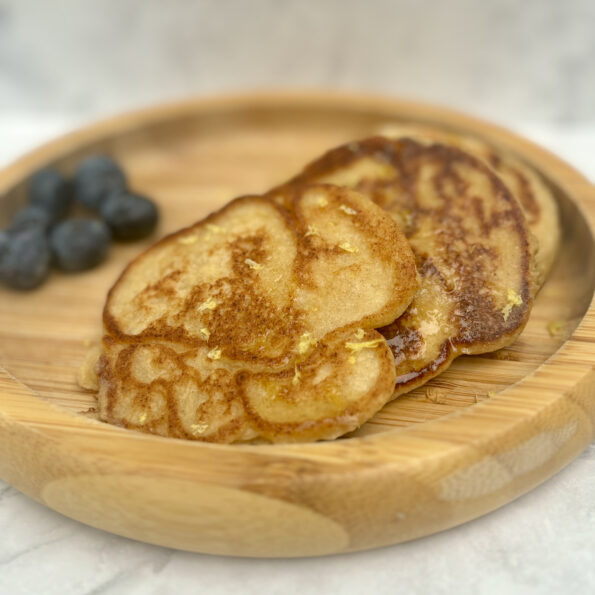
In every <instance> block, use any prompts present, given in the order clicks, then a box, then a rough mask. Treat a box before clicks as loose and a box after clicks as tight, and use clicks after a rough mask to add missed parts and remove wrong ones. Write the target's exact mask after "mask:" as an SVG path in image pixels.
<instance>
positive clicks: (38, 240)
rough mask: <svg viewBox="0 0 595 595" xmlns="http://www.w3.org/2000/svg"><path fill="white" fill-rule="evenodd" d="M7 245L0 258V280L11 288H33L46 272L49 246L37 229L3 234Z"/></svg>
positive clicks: (48, 268)
mask: <svg viewBox="0 0 595 595" xmlns="http://www.w3.org/2000/svg"><path fill="white" fill-rule="evenodd" d="M5 235H6V236H8V244H7V246H5V247H4V254H3V256H2V258H0V281H2V283H4V284H5V285H8V286H9V287H12V288H14V289H34V288H35V287H38V286H39V285H41V284H42V283H43V281H44V280H45V278H46V277H47V276H48V273H49V270H50V247H49V244H48V239H47V236H46V234H45V233H44V232H43V231H42V230H41V229H39V228H38V227H30V228H27V229H24V230H21V231H16V232H13V233H8V234H5Z"/></svg>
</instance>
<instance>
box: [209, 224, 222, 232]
mask: <svg viewBox="0 0 595 595" xmlns="http://www.w3.org/2000/svg"><path fill="white" fill-rule="evenodd" d="M206 227H207V229H208V230H209V231H210V232H212V233H221V232H222V231H223V228H222V227H219V226H218V225H215V224H214V223H207V226H206Z"/></svg>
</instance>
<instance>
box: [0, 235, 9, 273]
mask: <svg viewBox="0 0 595 595" xmlns="http://www.w3.org/2000/svg"><path fill="white" fill-rule="evenodd" d="M9 244H10V235H9V234H8V231H6V230H4V229H0V266H1V265H2V258H4V254H6V252H8V245H9Z"/></svg>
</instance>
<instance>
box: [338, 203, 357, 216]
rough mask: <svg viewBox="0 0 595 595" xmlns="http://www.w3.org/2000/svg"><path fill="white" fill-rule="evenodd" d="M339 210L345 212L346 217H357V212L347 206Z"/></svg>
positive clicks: (341, 206)
mask: <svg viewBox="0 0 595 595" xmlns="http://www.w3.org/2000/svg"><path fill="white" fill-rule="evenodd" d="M339 210H340V211H343V212H344V213H345V214H346V215H357V211H356V210H355V209H352V208H351V207H348V206H347V205H340V206H339Z"/></svg>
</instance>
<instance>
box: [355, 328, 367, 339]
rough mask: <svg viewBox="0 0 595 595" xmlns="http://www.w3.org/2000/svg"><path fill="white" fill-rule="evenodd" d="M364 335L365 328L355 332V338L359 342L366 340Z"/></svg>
mask: <svg viewBox="0 0 595 595" xmlns="http://www.w3.org/2000/svg"><path fill="white" fill-rule="evenodd" d="M364 334H365V333H364V329H363V328H358V329H357V330H356V331H355V338H356V339H357V340H358V341H361V340H362V339H363V338H364Z"/></svg>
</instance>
